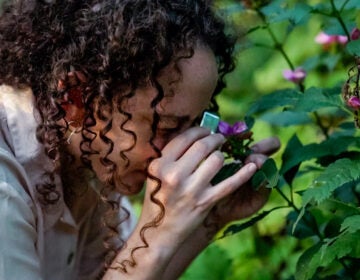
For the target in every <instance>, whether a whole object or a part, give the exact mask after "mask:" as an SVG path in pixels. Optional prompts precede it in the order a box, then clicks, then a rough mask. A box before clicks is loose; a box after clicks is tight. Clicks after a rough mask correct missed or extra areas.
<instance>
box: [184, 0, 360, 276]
mask: <svg viewBox="0 0 360 280" xmlns="http://www.w3.org/2000/svg"><path fill="white" fill-rule="evenodd" d="M217 3H218V6H219V12H220V13H223V14H225V16H226V17H228V18H231V19H233V21H234V26H235V28H236V31H237V32H238V33H239V34H243V35H244V36H243V38H242V39H241V40H239V42H238V46H237V47H238V50H239V56H238V60H239V66H238V67H237V69H236V71H235V73H234V75H232V76H231V77H230V78H229V80H228V84H229V87H228V90H227V91H226V92H224V94H223V97H220V99H219V102H220V105H221V107H222V108H223V109H222V112H221V113H222V116H223V118H224V119H226V120H228V121H231V122H234V121H235V120H238V119H240V118H245V119H255V120H256V121H255V124H254V126H253V129H252V131H253V132H254V134H253V137H254V138H256V139H255V140H259V139H261V138H263V137H266V136H269V135H273V134H276V135H278V136H279V138H280V140H281V142H282V146H283V147H282V149H281V150H280V151H279V152H278V153H277V154H276V155H275V156H274V157H273V159H271V160H269V161H268V162H266V164H265V165H264V167H263V169H262V170H261V172H260V175H259V173H258V174H257V177H256V178H253V183H254V182H255V183H254V184H255V185H256V184H259V183H260V182H263V181H264V180H265V181H266V182H267V183H268V184H267V187H270V188H272V189H273V192H272V195H271V198H270V201H269V202H268V204H267V205H266V207H265V208H264V209H263V210H261V211H260V212H259V213H258V214H256V215H254V216H253V217H250V218H249V219H248V220H246V221H239V222H235V223H233V224H231V225H228V226H227V227H226V228H225V229H224V230H223V231H222V232H221V233H220V234H219V236H218V238H217V239H218V240H216V241H215V242H214V243H213V244H212V245H211V246H210V247H209V248H208V249H207V250H206V251H205V252H204V254H203V255H201V256H200V257H199V258H198V259H197V260H196V262H195V263H194V265H193V266H191V267H190V268H189V270H188V271H187V272H186V273H185V274H184V275H183V277H182V278H181V279H183V280H187V279H215V278H216V279H251V280H253V279H274V280H275V279H276V280H277V279H296V280H307V279H360V269H359V264H360V242H358V241H359V238H360V208H359V202H360V149H359V147H360V140H359V137H358V136H359V132H358V129H357V126H359V121H358V114H359V110H360V100H358V99H359V71H360V59H359V57H360V39H359V32H360V31H359V29H360V16H359V15H360V13H359V10H360V1H358V0H336V1H335V0H323V1H320V0H319V1H315V0H305V1H300V0H299V1H296V0H292V1H280V0H272V1H267V0H263V1H262V0H256V1H252V0H246V1H245V0H243V1H230V0H229V1H226V0H222V1H217ZM356 32H357V33H356ZM285 70H286V74H285V72H284V76H283V73H282V72H283V71H285ZM243 112H246V115H244V114H243ZM353 119H355V122H354V121H353ZM224 237H226V238H224ZM229 260H230V261H229ZM210 263H211V264H210ZM217 264H219V266H217ZM201 269H202V270H204V271H205V272H204V273H203V274H202V273H201V272H200V270H201ZM212 269H214V271H215V272H214V274H213V275H216V277H215V278H211V277H212V276H211V273H209V271H212ZM219 269H220V270H221V271H222V276H219Z"/></svg>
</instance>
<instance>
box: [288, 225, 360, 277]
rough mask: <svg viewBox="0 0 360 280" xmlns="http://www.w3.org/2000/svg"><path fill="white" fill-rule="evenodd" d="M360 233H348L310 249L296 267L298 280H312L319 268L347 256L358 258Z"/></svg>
mask: <svg viewBox="0 0 360 280" xmlns="http://www.w3.org/2000/svg"><path fill="white" fill-rule="evenodd" d="M359 239H360V232H355V233H346V234H342V235H339V236H336V237H334V238H329V239H326V240H325V241H324V242H323V243H322V244H321V243H318V244H316V245H315V246H313V247H311V248H309V249H308V250H307V251H305V252H304V253H303V255H302V256H301V257H300V258H299V261H298V263H297V267H296V274H295V279H296V280H308V279H312V276H313V275H314V274H315V272H316V271H317V269H318V268H320V267H326V266H328V265H330V264H331V263H332V262H333V261H335V260H338V259H341V258H343V257H346V256H350V257H355V258H357V257H358V256H359V253H360V242H358V241H359Z"/></svg>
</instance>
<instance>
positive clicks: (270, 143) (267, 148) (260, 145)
mask: <svg viewBox="0 0 360 280" xmlns="http://www.w3.org/2000/svg"><path fill="white" fill-rule="evenodd" d="M250 148H251V150H252V151H253V152H254V153H256V154H265V155H271V154H273V153H275V152H276V151H277V150H278V149H279V148H280V141H279V139H278V138H277V137H269V138H266V139H264V140H261V141H259V142H257V143H256V144H254V145H253V146H251V147H250Z"/></svg>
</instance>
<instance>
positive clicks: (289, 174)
mask: <svg viewBox="0 0 360 280" xmlns="http://www.w3.org/2000/svg"><path fill="white" fill-rule="evenodd" d="M302 147H303V145H302V144H301V142H300V140H299V138H298V137H297V136H296V134H295V135H293V137H291V138H290V140H289V141H288V143H287V146H286V148H285V151H284V153H283V155H282V157H281V159H282V163H283V166H282V168H281V170H282V172H283V176H284V179H285V180H286V182H287V183H288V184H289V185H291V182H292V181H293V180H294V178H295V176H296V173H297V172H298V170H299V167H300V163H298V164H296V165H294V166H292V167H291V168H289V169H288V170H286V171H285V172H284V171H283V169H284V165H285V164H286V163H287V162H288V161H290V160H291V159H292V158H294V156H293V154H294V152H296V151H297V150H298V149H301V148H302Z"/></svg>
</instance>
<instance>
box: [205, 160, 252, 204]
mask: <svg viewBox="0 0 360 280" xmlns="http://www.w3.org/2000/svg"><path fill="white" fill-rule="evenodd" d="M256 170H257V166H256V164H255V163H253V162H250V163H248V164H246V165H244V166H243V167H242V168H241V169H240V170H239V171H237V172H236V173H235V174H234V175H232V176H230V177H228V178H226V179H225V180H223V181H221V182H220V183H218V184H217V185H215V186H213V187H209V188H207V190H206V192H205V194H204V203H210V204H215V203H216V202H218V201H219V200H221V199H222V198H224V197H226V196H228V195H229V194H231V193H233V192H234V191H236V190H237V189H238V188H239V187H241V186H242V185H244V184H245V183H246V182H247V181H249V180H250V178H251V177H252V176H253V175H254V174H255V172H256Z"/></svg>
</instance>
